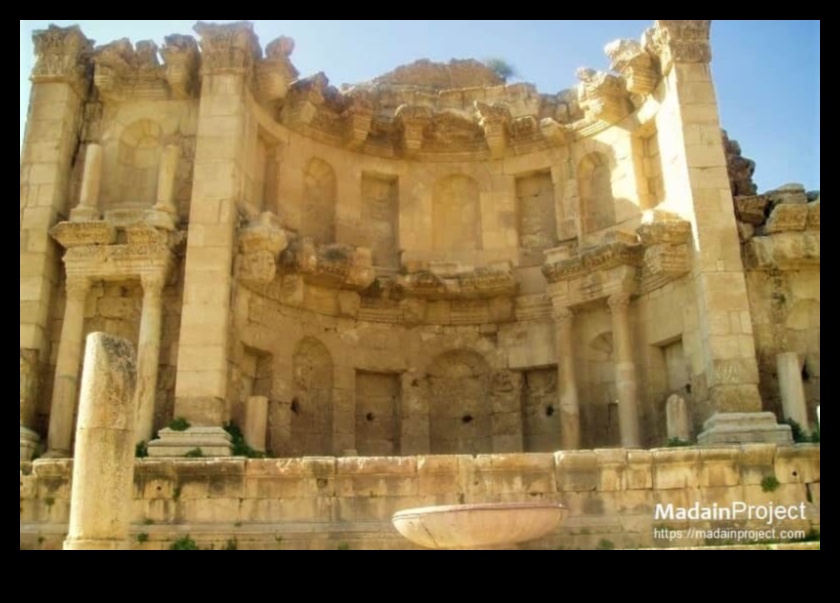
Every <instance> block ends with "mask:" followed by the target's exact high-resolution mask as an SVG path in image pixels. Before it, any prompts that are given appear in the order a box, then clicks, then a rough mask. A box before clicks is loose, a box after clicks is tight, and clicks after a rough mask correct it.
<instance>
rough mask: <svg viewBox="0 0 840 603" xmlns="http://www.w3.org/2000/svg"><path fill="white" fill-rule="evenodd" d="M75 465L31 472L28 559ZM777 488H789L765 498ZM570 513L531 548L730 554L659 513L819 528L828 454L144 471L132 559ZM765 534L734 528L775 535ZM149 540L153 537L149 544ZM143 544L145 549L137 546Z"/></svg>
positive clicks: (25, 481)
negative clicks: (754, 515) (489, 507)
mask: <svg viewBox="0 0 840 603" xmlns="http://www.w3.org/2000/svg"><path fill="white" fill-rule="evenodd" d="M71 465H72V462H71V461H37V462H36V463H35V464H34V465H31V466H30V465H26V466H24V467H22V469H21V477H20V499H21V502H20V507H21V510H20V545H21V549H38V548H40V549H57V548H60V546H61V542H62V540H63V538H64V535H65V533H66V529H67V527H66V524H67V517H68V509H69V497H70V475H71V470H72V467H71ZM768 477H775V478H776V479H777V480H778V482H779V484H780V485H779V487H778V489H776V490H775V491H774V492H772V493H768V492H764V491H763V489H762V485H761V484H762V482H763V481H765V479H766V478H768ZM523 500H528V501H543V502H556V503H561V504H564V505H565V506H566V507H567V508H568V509H569V511H570V516H569V519H568V520H567V521H566V522H565V524H564V525H563V526H562V527H561V528H560V529H559V530H558V531H557V532H556V533H554V534H552V535H551V536H549V537H547V538H546V539H544V540H542V541H540V542H537V543H533V544H532V545H529V546H528V548H533V549H544V550H555V549H596V548H604V547H605V546H609V545H613V546H616V547H619V548H634V547H651V546H694V545H703V544H723V543H720V542H709V543H707V542H699V541H697V540H696V539H695V540H689V539H686V540H682V541H677V542H670V543H669V542H665V541H662V540H656V539H655V538H654V529H655V528H656V529H670V530H686V531H687V530H688V529H689V528H690V527H694V528H698V529H708V528H714V527H732V524H728V523H725V524H709V523H704V522H700V523H692V524H690V525H689V524H686V523H681V522H679V521H664V520H656V519H655V509H656V505H658V504H662V505H668V504H673V505H675V506H677V507H689V506H691V505H693V504H694V503H695V502H699V503H701V504H702V505H712V504H718V505H727V504H731V503H734V502H745V503H747V504H750V505H758V504H768V503H771V502H772V503H774V504H776V505H790V506H793V505H799V504H805V505H806V507H807V514H808V519H807V520H806V521H803V522H800V521H796V522H783V523H782V524H781V525H779V526H778V529H779V530H780V531H781V530H799V531H804V532H806V533H807V532H809V531H811V530H817V531H818V530H819V527H820V449H819V447H818V446H817V447H811V446H800V447H795V448H794V447H790V448H776V447H775V446H772V445H750V446H744V447H740V448H739V447H730V448H712V449H703V450H699V449H679V450H653V451H630V452H628V451H626V450H609V451H595V452H571V453H567V452H561V453H557V454H536V455H504V456H479V457H465V456H460V457H459V456H440V457H423V456H420V457H413V456H412V457H408V458H401V459H396V458H370V459H358V458H353V459H335V458H309V459H298V460H266V461H245V460H241V459H231V460H195V461H186V460H182V461H151V460H145V461H141V462H139V463H138V465H137V470H136V473H135V489H134V504H133V507H132V524H133V527H132V533H133V535H134V538H135V540H136V544H135V548H138V549H145V550H157V549H166V548H168V547H169V546H170V544H171V543H173V542H174V541H175V540H177V539H179V538H182V537H184V536H187V535H189V536H190V537H192V538H193V539H194V540H196V541H197V542H198V543H199V545H200V546H202V547H204V548H210V547H214V548H216V549H221V548H224V547H225V546H228V545H229V544H230V542H231V541H236V545H237V546H238V548H239V549H240V550H246V549H259V550H308V549H315V550H336V549H346V548H349V549H350V550H366V549H371V550H374V549H375V550H404V549H409V548H411V545H409V544H408V543H406V542H405V541H403V540H402V539H401V538H400V537H399V536H398V535H397V533H396V532H395V531H394V529H393V528H392V527H391V525H390V517H391V516H392V514H394V513H396V512H398V511H401V510H406V509H410V508H416V507H423V506H429V505H445V504H459V503H472V502H481V503H485V502H522V501H523ZM763 523H764V522H752V523H751V522H739V523H738V528H743V529H766V527H767V526H766V525H763ZM141 534H142V535H143V536H141ZM140 540H143V541H144V542H140Z"/></svg>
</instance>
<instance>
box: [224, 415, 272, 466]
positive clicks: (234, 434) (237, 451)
mask: <svg viewBox="0 0 840 603" xmlns="http://www.w3.org/2000/svg"><path fill="white" fill-rule="evenodd" d="M225 431H227V432H228V435H230V438H231V447H232V452H231V453H232V454H233V456H238V457H245V458H248V459H264V458H265V454H263V453H262V452H258V451H256V450H254V449H253V448H251V447H250V446H248V443H247V442H246V441H245V436H244V435H243V434H242V430H241V429H239V427H238V426H237V425H236V424H235V423H228V424H227V425H225Z"/></svg>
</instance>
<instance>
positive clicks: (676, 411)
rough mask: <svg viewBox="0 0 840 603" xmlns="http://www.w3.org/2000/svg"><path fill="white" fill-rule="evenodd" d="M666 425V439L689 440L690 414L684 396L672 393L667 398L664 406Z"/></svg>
mask: <svg viewBox="0 0 840 603" xmlns="http://www.w3.org/2000/svg"><path fill="white" fill-rule="evenodd" d="M665 417H666V420H667V427H668V439H669V440H679V441H680V442H691V415H690V414H689V412H688V404H687V403H686V401H685V398H683V397H681V396H677V395H673V396H671V397H670V398H668V402H667V404H666V407H665Z"/></svg>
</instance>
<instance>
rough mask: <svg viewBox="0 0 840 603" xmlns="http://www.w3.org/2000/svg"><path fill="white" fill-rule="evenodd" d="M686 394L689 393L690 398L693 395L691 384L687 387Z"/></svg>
mask: <svg viewBox="0 0 840 603" xmlns="http://www.w3.org/2000/svg"><path fill="white" fill-rule="evenodd" d="M685 393H687V394H688V395H689V396H690V395H691V383H689V384H688V385H686V386H685Z"/></svg>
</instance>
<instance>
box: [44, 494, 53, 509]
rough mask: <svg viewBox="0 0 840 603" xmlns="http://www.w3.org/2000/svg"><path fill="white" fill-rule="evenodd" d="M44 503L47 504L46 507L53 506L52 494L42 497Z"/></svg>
mask: <svg viewBox="0 0 840 603" xmlns="http://www.w3.org/2000/svg"><path fill="white" fill-rule="evenodd" d="M44 504H45V505H46V506H47V508H48V509H49V508H52V507H53V506H55V499H54V498H53V497H52V496H48V497H47V498H45V499H44Z"/></svg>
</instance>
